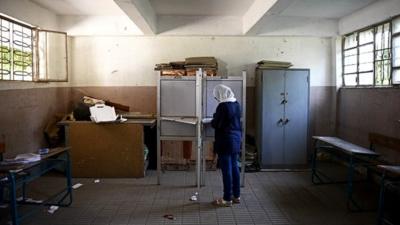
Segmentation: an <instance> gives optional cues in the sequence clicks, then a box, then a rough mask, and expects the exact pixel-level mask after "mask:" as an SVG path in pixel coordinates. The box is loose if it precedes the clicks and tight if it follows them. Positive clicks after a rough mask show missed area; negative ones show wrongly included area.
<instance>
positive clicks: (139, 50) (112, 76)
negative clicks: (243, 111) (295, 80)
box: [71, 36, 336, 134]
mask: <svg viewBox="0 0 400 225" xmlns="http://www.w3.org/2000/svg"><path fill="white" fill-rule="evenodd" d="M71 48H72V50H71V51H72V53H71V65H72V74H73V76H72V80H71V85H72V86H73V90H77V89H80V90H83V93H86V94H88V95H93V96H96V97H102V98H108V99H109V100H112V101H118V102H120V103H122V104H127V105H130V106H131V107H133V108H134V109H135V110H138V111H147V110H154V111H151V112H155V110H156V108H155V106H156V98H155V96H156V88H155V87H156V79H157V73H156V72H154V65H155V64H156V63H161V62H170V61H177V60H184V59H185V57H190V56H215V57H216V58H217V59H218V61H219V67H220V71H221V72H222V73H225V74H229V75H240V74H241V71H242V70H246V71H247V74H248V80H247V81H248V88H247V92H248V94H247V107H248V108H247V112H248V115H247V117H248V121H247V124H248V129H249V132H252V130H254V122H255V121H254V114H253V113H254V107H255V105H254V104H255V95H254V86H255V83H254V71H255V63H256V62H258V61H259V60H262V59H270V60H282V61H290V62H292V63H293V64H294V67H295V68H310V71H311V105H310V107H311V108H310V112H311V117H310V118H311V125H310V131H311V133H312V134H333V132H334V129H335V128H334V126H335V111H334V109H335V107H334V105H335V103H336V100H335V84H336V81H335V76H332V65H331V60H332V56H333V54H332V41H331V39H330V38H311V37H310V38H307V37H221V36H218V37H213V36H209V37H187V36H174V37H86V36H82V37H73V38H72V40H71ZM73 92H74V93H75V91H73ZM76 95H77V94H74V96H76ZM81 95H82V94H81ZM81 95H80V96H81ZM148 97H149V98H148ZM75 99H77V98H75ZM134 102H135V104H134Z"/></svg>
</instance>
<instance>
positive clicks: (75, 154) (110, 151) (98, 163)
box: [58, 119, 156, 178]
mask: <svg viewBox="0 0 400 225" xmlns="http://www.w3.org/2000/svg"><path fill="white" fill-rule="evenodd" d="M58 124H59V125H63V126H64V128H65V141H66V145H68V146H71V162H72V176H73V177H86V178H140V177H144V175H145V164H146V163H147V162H146V161H145V160H144V153H143V150H144V144H145V137H144V129H145V127H152V126H155V124H156V120H155V119H129V120H128V121H126V122H122V123H121V122H116V123H94V122H91V121H61V122H59V123H58Z"/></svg>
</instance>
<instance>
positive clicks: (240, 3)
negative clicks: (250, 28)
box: [150, 0, 254, 16]
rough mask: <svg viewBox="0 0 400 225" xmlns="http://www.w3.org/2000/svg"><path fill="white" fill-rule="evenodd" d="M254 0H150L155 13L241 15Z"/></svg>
mask: <svg viewBox="0 0 400 225" xmlns="http://www.w3.org/2000/svg"><path fill="white" fill-rule="evenodd" d="M253 2H254V0H150V4H151V6H152V7H153V8H154V11H155V12H156V14H157V15H184V16H243V14H244V13H245V12H246V11H247V10H248V9H249V8H250V5H251V4H252V3H253Z"/></svg>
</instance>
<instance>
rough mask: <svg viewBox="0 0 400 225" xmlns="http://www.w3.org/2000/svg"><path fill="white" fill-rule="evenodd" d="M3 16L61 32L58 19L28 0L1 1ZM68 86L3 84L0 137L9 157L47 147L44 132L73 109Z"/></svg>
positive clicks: (27, 83) (0, 95)
mask: <svg viewBox="0 0 400 225" xmlns="http://www.w3.org/2000/svg"><path fill="white" fill-rule="evenodd" d="M0 12H1V13H4V14H6V15H9V16H12V17H14V18H16V19H18V20H21V21H23V22H28V23H30V24H31V25H34V26H38V27H41V28H44V29H53V30H57V29H58V22H57V16H56V15H55V14H54V13H52V12H50V11H48V10H46V9H44V8H42V7H40V6H38V5H36V4H34V3H32V2H31V1H28V0H1V1H0ZM69 86H70V85H69V83H67V82H63V83H33V82H20V81H0V115H1V116H0V134H4V135H5V137H6V151H7V152H6V157H11V156H14V155H16V154H18V153H23V152H32V151H36V150H37V149H38V148H40V147H44V146H46V145H45V144H46V143H45V141H44V136H43V129H44V127H45V126H46V124H47V122H48V121H49V120H50V119H51V118H52V117H53V116H54V115H55V114H56V113H66V112H68V111H69V108H71V107H70V105H71V104H70V103H69V101H70V87H69Z"/></svg>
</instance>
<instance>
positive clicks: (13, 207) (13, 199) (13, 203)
mask: <svg viewBox="0 0 400 225" xmlns="http://www.w3.org/2000/svg"><path fill="white" fill-rule="evenodd" d="M8 180H9V182H10V190H9V192H10V211H11V220H12V223H13V225H18V212H17V187H16V181H15V175H14V173H11V172H10V173H8Z"/></svg>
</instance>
